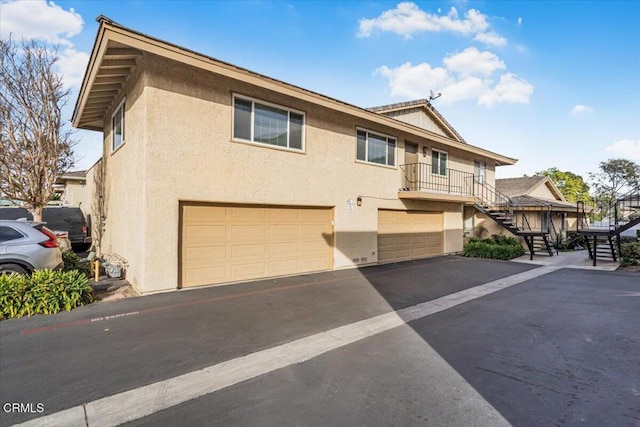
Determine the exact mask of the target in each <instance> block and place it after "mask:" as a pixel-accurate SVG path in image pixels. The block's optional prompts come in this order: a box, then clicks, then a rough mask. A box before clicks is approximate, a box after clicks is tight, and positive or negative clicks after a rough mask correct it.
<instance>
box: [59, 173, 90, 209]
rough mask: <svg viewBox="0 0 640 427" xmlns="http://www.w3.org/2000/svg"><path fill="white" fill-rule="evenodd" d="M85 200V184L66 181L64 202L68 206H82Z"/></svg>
mask: <svg viewBox="0 0 640 427" xmlns="http://www.w3.org/2000/svg"><path fill="white" fill-rule="evenodd" d="M84 200H85V183H84V182H83V181H72V180H66V181H65V183H64V194H63V196H62V201H63V202H64V204H65V205H67V206H74V207H77V206H80V202H82V201H84Z"/></svg>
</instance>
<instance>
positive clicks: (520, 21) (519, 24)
mask: <svg viewBox="0 0 640 427" xmlns="http://www.w3.org/2000/svg"><path fill="white" fill-rule="evenodd" d="M521 26H522V16H518V27H521Z"/></svg>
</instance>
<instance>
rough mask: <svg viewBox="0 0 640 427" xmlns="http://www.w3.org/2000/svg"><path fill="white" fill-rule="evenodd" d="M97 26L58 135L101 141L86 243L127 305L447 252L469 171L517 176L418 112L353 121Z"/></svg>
mask: <svg viewBox="0 0 640 427" xmlns="http://www.w3.org/2000/svg"><path fill="white" fill-rule="evenodd" d="M99 22H100V28H99V30H98V35H97V38H96V44H95V46H94V47H93V51H92V54H91V58H90V61H89V65H88V67H87V73H86V75H85V77H84V80H83V84H82V87H81V90H80V94H79V97H78V101H77V104H76V107H75V110H74V114H73V124H74V126H75V127H78V128H81V129H90V130H96V131H100V132H103V135H104V147H103V148H104V150H103V158H102V160H101V161H99V162H98V163H97V164H96V165H95V166H94V167H92V168H91V169H90V170H89V171H88V173H87V186H88V187H91V189H92V190H91V194H93V196H92V199H93V203H92V207H93V208H92V209H93V214H92V217H93V218H94V220H93V226H94V228H96V227H97V228H98V230H100V235H99V236H98V235H96V234H94V240H96V241H97V244H98V250H99V252H100V253H101V254H102V255H111V256H117V257H118V258H119V259H122V260H125V261H126V263H127V264H128V268H127V272H126V275H127V279H128V280H129V281H130V282H131V283H132V284H133V286H134V287H136V288H137V289H138V290H139V291H140V292H142V293H152V292H160V291H166V290H171V289H176V288H186V287H192V286H201V285H209V284H220V283H230V282H236V281H242V280H248V279H256V278H263V277H272V276H282V275H289V274H299V273H305V272H313V271H323V270H333V269H342V268H353V267H360V266H364V265H370V264H376V263H387V262H394V261H401V260H408V259H415V258H424V257H429V256H436V255H442V254H447V253H455V252H459V251H461V250H462V227H463V207H464V205H465V204H473V202H474V197H473V187H474V171H476V172H477V170H482V172H481V173H482V175H483V177H484V178H483V179H485V180H486V181H487V182H489V183H493V181H494V173H495V168H496V167H497V166H499V165H511V164H514V163H515V162H516V160H515V159H512V158H509V157H506V156H503V155H500V154H496V153H493V152H491V151H488V150H485V149H482V148H479V147H475V146H473V145H469V144H467V143H465V142H464V140H462V138H461V137H460V136H459V135H458V134H457V132H455V131H454V130H453V128H452V127H451V126H450V125H449V124H448V123H446V121H445V120H444V119H443V118H442V117H441V116H440V115H439V114H438V113H437V112H436V111H435V109H434V108H433V107H432V106H431V105H429V103H428V102H426V101H417V102H416V103H407V104H406V105H405V106H402V105H398V104H396V105H395V106H386V107H379V108H374V109H369V110H367V109H364V108H359V107H356V106H353V105H350V104H347V103H344V102H342V101H339V100H336V99H332V98H329V97H326V96H323V95H320V94H317V93H315V92H311V91H309V90H306V89H302V88H300V87H296V86H293V85H290V84H287V83H284V82H281V81H278V80H275V79H272V78H269V77H266V76H263V75H260V74H257V73H254V72H251V71H248V70H245V69H242V68H239V67H237V66H234V65H231V64H227V63H224V62H221V61H218V60H216V59H213V58H210V57H207V56H204V55H201V54H198V53H196V52H193V51H190V50H187V49H184V48H181V47H178V46H175V45H173V44H170V43H167V42H164V41H162V40H158V39H155V38H152V37H149V36H146V35H144V34H141V33H138V32H136V31H133V30H131V29H128V28H125V27H123V26H121V25H119V24H116V23H114V22H112V21H110V20H109V19H107V18H104V17H100V18H99ZM98 219H99V220H98Z"/></svg>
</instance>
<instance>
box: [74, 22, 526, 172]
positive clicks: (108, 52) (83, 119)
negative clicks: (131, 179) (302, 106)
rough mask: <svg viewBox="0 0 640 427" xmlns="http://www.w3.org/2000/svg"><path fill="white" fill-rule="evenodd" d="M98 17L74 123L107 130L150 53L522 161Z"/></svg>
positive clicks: (499, 160) (504, 160) (501, 160)
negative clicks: (116, 106)
mask: <svg viewBox="0 0 640 427" xmlns="http://www.w3.org/2000/svg"><path fill="white" fill-rule="evenodd" d="M97 20H98V22H99V23H100V27H99V28H98V33H97V35H96V40H95V43H94V46H93V49H92V51H91V57H90V59H89V63H88V64H87V69H86V72H85V75H84V78H83V81H82V86H81V87H80V91H79V94H78V99H77V101H76V105H75V108H74V111H73V117H72V124H73V126H75V127H77V128H81V129H90V130H98V131H102V130H103V128H104V124H105V123H104V120H105V115H106V113H107V111H109V110H110V108H111V107H112V106H113V103H114V102H115V101H116V99H118V98H119V96H120V92H121V91H122V88H123V87H124V84H125V83H126V81H127V79H128V77H129V76H130V75H131V74H132V73H133V71H134V70H135V68H136V67H137V66H138V62H139V58H140V57H141V56H142V55H144V54H146V53H147V52H148V53H151V54H154V55H158V56H160V57H164V58H167V59H170V60H174V61H178V62H182V63H184V64H187V65H190V66H193V67H197V68H201V69H204V70H207V71H209V72H211V73H214V74H219V75H222V76H226V77H229V78H232V79H235V80H240V81H243V82H246V83H249V84H253V85H255V86H259V87H262V88H265V89H267V90H271V91H273V92H276V93H280V94H283V95H286V96H290V97H293V98H297V99H300V100H303V101H307V102H310V103H312V104H314V105H318V106H321V107H325V108H328V109H331V110H334V111H338V112H340V113H343V114H349V115H351V116H353V117H356V118H359V119H364V120H367V121H370V122H374V123H378V124H380V125H384V126H388V127H390V128H393V129H396V130H398V131H402V132H406V133H409V134H412V135H415V136H417V137H422V138H427V139H429V140H431V141H434V142H438V143H441V144H443V145H445V146H448V147H452V148H458V149H460V150H463V151H467V152H470V153H473V154H476V155H477V156H481V157H484V158H488V159H492V160H495V162H496V165H512V164H515V163H516V162H517V160H516V159H514V158H511V157H507V156H503V155H501V154H497V153H494V152H492V151H489V150H485V149H483V148H480V147H476V146H473V145H469V144H465V143H463V142H460V141H459V140H456V139H454V138H449V137H446V136H442V135H438V134H437V133H434V132H430V131H428V130H426V129H423V128H420V127H418V126H415V125H411V124H409V123H405V122H402V121H400V120H396V119H393V118H391V117H386V116H384V115H382V114H379V113H376V112H373V111H370V110H367V109H365V108H361V107H357V106H355V105H351V104H348V103H346V102H343V101H339V100H337V99H334V98H330V97H328V96H325V95H321V94H319V93H316V92H312V91H310V90H307V89H303V88H300V87H298V86H294V85H291V84H289V83H285V82H282V81H280V80H276V79H273V78H270V77H267V76H264V75H262V74H258V73H255V72H252V71H249V70H247V69H244V68H241V67H237V66H235V65H232V64H229V63H226V62H223V61H220V60H217V59H215V58H212V57H209V56H206V55H202V54H200V53H197V52H194V51H192V50H189V49H185V48H183V47H180V46H177V45H174V44H171V43H168V42H166V41H163V40H160V39H157V38H154V37H150V36H147V35H145V34H142V33H140V32H137V31H134V30H132V29H129V28H127V27H124V26H122V25H120V24H118V23H116V22H114V21H112V20H110V19H109V18H106V17H104V16H99V17H98V18H97Z"/></svg>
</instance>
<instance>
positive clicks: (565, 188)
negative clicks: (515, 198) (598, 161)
mask: <svg viewBox="0 0 640 427" xmlns="http://www.w3.org/2000/svg"><path fill="white" fill-rule="evenodd" d="M536 176H546V177H548V178H549V179H550V180H551V181H552V182H553V183H554V184H555V185H556V187H558V190H560V192H561V193H562V195H563V196H564V198H565V199H567V200H568V201H570V202H572V203H575V202H588V201H590V200H591V197H590V196H589V186H588V185H587V183H585V182H584V179H583V178H582V177H581V176H580V175H576V174H574V173H572V172H569V171H566V172H563V171H561V170H558V168H549V169H545V170H543V171H540V172H536Z"/></svg>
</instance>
